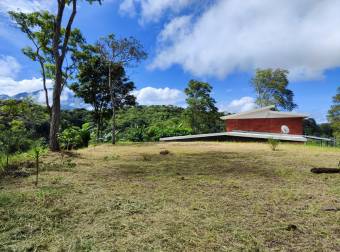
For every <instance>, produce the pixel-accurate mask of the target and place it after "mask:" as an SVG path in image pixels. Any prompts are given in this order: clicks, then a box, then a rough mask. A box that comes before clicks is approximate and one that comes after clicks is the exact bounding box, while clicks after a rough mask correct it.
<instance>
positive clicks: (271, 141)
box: [268, 138, 280, 151]
mask: <svg viewBox="0 0 340 252" xmlns="http://www.w3.org/2000/svg"><path fill="white" fill-rule="evenodd" d="M268 144H269V145H270V148H271V149H272V151H276V149H277V147H278V146H279V144H280V141H279V140H277V139H274V138H269V139H268Z"/></svg>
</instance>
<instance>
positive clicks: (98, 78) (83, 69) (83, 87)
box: [70, 45, 111, 140]
mask: <svg viewBox="0 0 340 252" xmlns="http://www.w3.org/2000/svg"><path fill="white" fill-rule="evenodd" d="M76 57H77V61H78V74H77V79H78V81H77V82H75V83H73V84H72V85H71V86H70V88H71V89H72V90H73V91H74V93H75V95H76V96H78V97H81V98H83V100H84V102H85V103H87V104H90V105H91V106H92V108H93V120H94V122H95V123H96V127H97V140H98V139H99V138H100V137H101V131H102V124H103V115H104V112H105V111H106V109H107V108H108V107H109V103H110V101H111V99H110V90H109V87H108V85H107V78H108V77H107V65H106V63H105V62H103V60H102V58H101V56H100V54H99V51H98V47H96V46H92V45H85V46H83V48H82V50H81V51H80V52H78V53H77V56H76Z"/></svg>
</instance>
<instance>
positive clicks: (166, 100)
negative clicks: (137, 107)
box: [133, 87, 185, 105]
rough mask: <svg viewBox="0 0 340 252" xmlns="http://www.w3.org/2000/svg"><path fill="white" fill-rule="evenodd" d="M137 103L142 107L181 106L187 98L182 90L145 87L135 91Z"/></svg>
mask: <svg viewBox="0 0 340 252" xmlns="http://www.w3.org/2000/svg"><path fill="white" fill-rule="evenodd" d="M133 94H134V95H135V96H136V97H137V102H138V103H139V104H141V105H180V104H182V103H183V102H184V100H185V96H184V93H183V92H182V91H181V90H178V89H171V88H168V87H166V88H153V87H145V88H142V89H140V90H137V91H134V92H133Z"/></svg>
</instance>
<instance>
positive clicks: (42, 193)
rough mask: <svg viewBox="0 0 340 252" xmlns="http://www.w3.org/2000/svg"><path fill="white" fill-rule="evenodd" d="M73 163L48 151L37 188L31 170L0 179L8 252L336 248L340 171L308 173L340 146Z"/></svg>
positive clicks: (176, 152)
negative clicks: (23, 174) (318, 173)
mask: <svg viewBox="0 0 340 252" xmlns="http://www.w3.org/2000/svg"><path fill="white" fill-rule="evenodd" d="M165 149H166V150H169V151H170V154H168V155H160V154H159V152H160V151H161V150H165ZM65 160H68V161H67V162H65ZM65 160H64V162H63V163H62V162H61V159H60V155H59V154H49V155H48V156H47V157H45V158H44V160H43V162H44V163H43V172H42V173H41V176H40V179H41V180H40V186H39V187H38V188H35V187H34V176H31V177H28V178H15V179H14V178H5V179H2V180H0V251H2V250H3V251H25V250H28V251H46V250H47V251H337V250H338V249H339V247H340V228H339V227H340V212H339V211H338V212H336V211H324V210H323V208H325V207H340V201H339V199H340V175H338V174H320V175H316V174H312V173H311V172H310V169H311V168H313V167H336V166H337V163H338V161H339V160H340V152H339V150H338V149H331V148H317V147H309V146H303V145H292V144H280V145H279V147H278V150H277V151H275V152H273V151H271V149H270V147H269V146H268V144H260V143H213V142H208V143H204V142H198V143H155V144H154V143H147V144H123V145H117V146H110V145H100V146H96V147H89V148H88V149H83V150H78V151H76V152H75V153H74V155H72V157H65ZM70 162H71V163H72V164H75V165H72V166H70V165H68V163H70ZM295 226H296V228H295ZM292 227H294V228H292Z"/></svg>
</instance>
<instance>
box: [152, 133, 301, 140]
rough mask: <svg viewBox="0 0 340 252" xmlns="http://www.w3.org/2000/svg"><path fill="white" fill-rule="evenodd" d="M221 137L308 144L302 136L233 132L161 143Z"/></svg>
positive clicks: (169, 138)
mask: <svg viewBox="0 0 340 252" xmlns="http://www.w3.org/2000/svg"><path fill="white" fill-rule="evenodd" d="M219 136H230V137H245V138H255V139H256V138H259V139H269V138H272V139H277V140H282V141H294V142H306V141H307V139H306V138H305V137H304V136H301V135H290V134H278V133H266V132H252V131H231V132H220V133H209V134H198V135H187V136H176V137H164V138H161V139H159V140H160V141H165V142H166V141H180V140H190V139H192V140H194V139H200V140H202V141H204V138H207V137H219Z"/></svg>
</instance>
